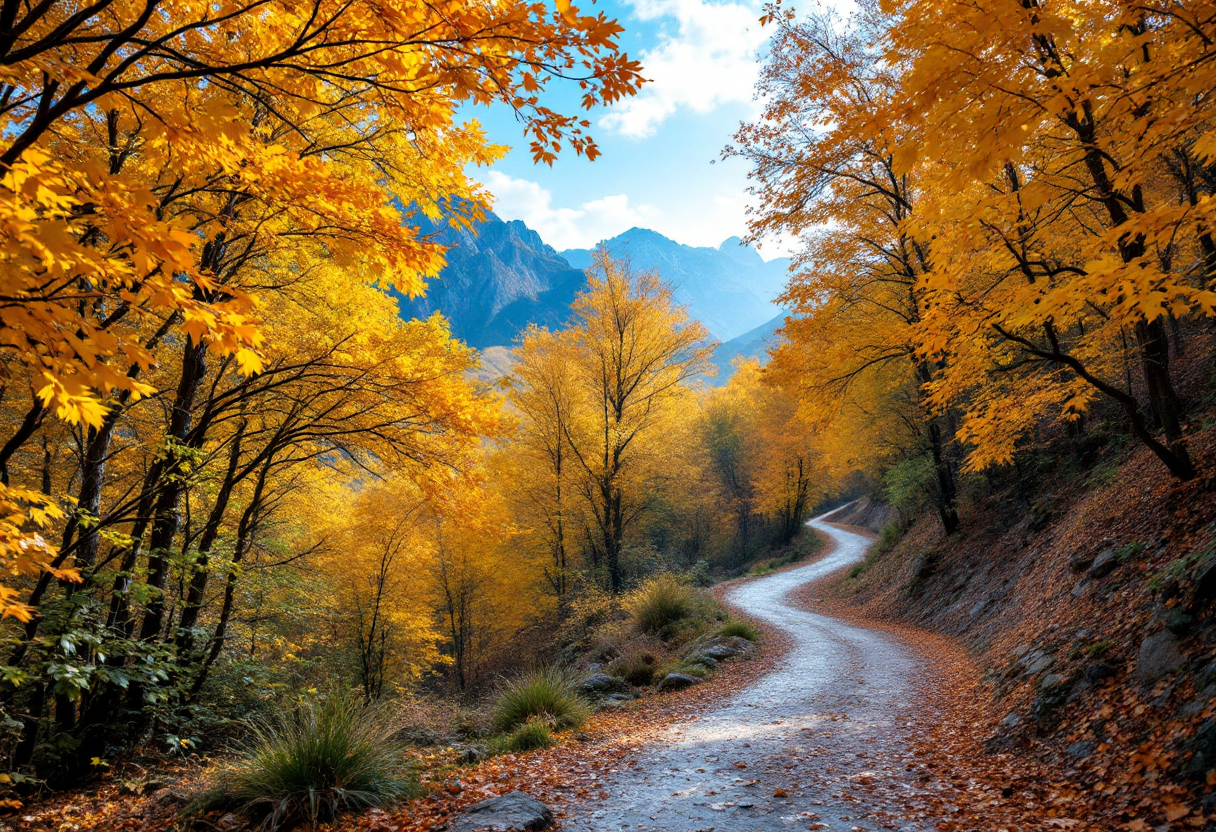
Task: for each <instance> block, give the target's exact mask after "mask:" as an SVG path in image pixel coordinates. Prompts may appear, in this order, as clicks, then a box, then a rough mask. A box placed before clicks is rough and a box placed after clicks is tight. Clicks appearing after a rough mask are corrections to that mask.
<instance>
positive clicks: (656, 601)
mask: <svg viewBox="0 0 1216 832" xmlns="http://www.w3.org/2000/svg"><path fill="white" fill-rule="evenodd" d="M627 606H628V609H629V612H630V613H632V615H633V623H634V626H635V627H636V628H637V629H638V631H639V632H642V633H646V634H647V635H653V636H660V637H662V636H664V635H669V634H670V633H671V632H672V631H673V630H674V629H675V627H676V625H678V624H680V623H681V622H683V621H684V620H685V619H687V618H690V617H692V615H693V614H694V613H695V612H696V608H697V599H696V596H695V594H694V592H693V590H692V589H691V588H690V587H688V586H686V585H684V584H682V583H680V582H679V581H678V580H676V579H675V578H674V577H672V576H671V575H659V576H658V577H655V578H651V579H650V580H648V581H646V582H645V583H643V584H642V585H641V586H639V587H638V588H637V589H636V590H634V591H633V593H632V594H631V595H630V597H629V599H628V602H627Z"/></svg>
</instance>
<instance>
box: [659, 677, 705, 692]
mask: <svg viewBox="0 0 1216 832" xmlns="http://www.w3.org/2000/svg"><path fill="white" fill-rule="evenodd" d="M699 684H701V680H700V679H698V678H697V677H696V676H687V675H685V674H683V673H668V674H667V675H666V676H664V677H663V681H661V682H659V688H658V690H659V693H668V692H670V691H675V690H684V688H690V687H692V686H693V685H699Z"/></svg>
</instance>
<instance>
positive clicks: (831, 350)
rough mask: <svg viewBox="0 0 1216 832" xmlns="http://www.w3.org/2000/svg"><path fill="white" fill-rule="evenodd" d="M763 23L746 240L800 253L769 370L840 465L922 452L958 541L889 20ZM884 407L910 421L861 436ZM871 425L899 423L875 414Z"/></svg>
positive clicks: (867, 14)
mask: <svg viewBox="0 0 1216 832" xmlns="http://www.w3.org/2000/svg"><path fill="white" fill-rule="evenodd" d="M766 20H768V21H769V22H771V23H772V24H773V25H775V27H776V31H775V33H774V36H773V42H772V44H773V45H772V49H771V52H770V55H769V58H768V60H767V61H766V63H765V65H764V68H763V70H762V74H761V80H760V83H759V86H758V92H759V93H760V95H761V97H762V99H763V100H764V102H765V108H764V112H763V114H762V116H761V118H760V119H759V120H758V121H757V122H755V123H753V124H749V125H744V126H743V127H742V128H741V129H740V130H739V132H738V134H737V136H736V144H735V145H734V146H733V147H731V148H728V149H727V153H728V154H729V155H737V156H742V157H743V158H745V159H747V160H748V161H750V162H751V164H752V173H751V177H752V179H753V180H754V182H755V184H754V186H753V193H754V194H755V195H756V196H757V197H758V198H759V200H760V207H759V209H758V212H757V214H756V215H755V217H754V219H753V220H752V223H751V229H752V233H753V235H755V236H756V237H762V236H764V235H784V236H789V237H794V238H796V239H798V240H799V241H800V243H801V245H802V247H801V248H800V249H799V250H798V252H797V253H796V254H795V258H794V267H793V271H794V274H793V277H792V278H791V281H790V284H789V286H788V288H787V291H786V293H785V295H784V297H783V298H782V302H784V303H786V304H787V305H788V307H789V308H790V309H791V310H792V312H793V314H792V315H791V316H790V317H789V318H788V319H787V320H786V323H785V326H784V327H783V329H782V336H783V341H782V342H781V344H779V345H778V347H777V348H776V350H775V352H774V360H773V365H772V368H771V372H772V373H773V374H774V377H775V378H778V379H780V383H781V384H782V385H783V386H784V387H785V388H786V389H788V390H791V391H795V390H796V391H800V395H801V399H802V402H803V405H804V410H805V415H806V417H807V418H808V419H809V420H811V421H812V422H814V423H816V424H817V425H818V426H819V427H820V429H821V431H822V432H823V433H825V434H826V433H833V432H835V433H836V434H837V435H838V437H839V439H838V440H837V441H833V440H830V439H829V440H827V441H826V442H825V443H824V444H823V445H822V446H821V447H822V449H823V450H824V452H825V453H828V454H831V453H832V452H833V451H835V450H839V451H840V452H841V454H842V455H844V456H842V457H841V458H840V459H838V462H837V467H839V466H845V467H852V466H858V465H859V464H860V466H861V467H867V466H873V465H883V464H889V463H891V462H893V461H895V460H896V459H898V458H900V457H901V456H903V455H906V454H913V455H919V454H921V453H923V454H926V455H927V456H929V458H930V459H931V460H932V465H933V470H934V474H935V488H934V497H935V499H934V503H935V506H936V508H937V512H938V515H939V517H940V518H941V522H942V526H943V528H945V530H946V531H947V532H952V531H954V530H955V529H956V528H957V527H958V509H957V505H956V491H957V487H956V470H955V468H956V465H957V462H956V460H955V459H954V458H953V454H952V453H951V449H950V445H949V443H950V441H951V438H952V431H951V424H950V420H949V419H948V418H947V414H945V413H944V412H943V408H942V407H941V406H940V405H938V404H937V403H936V402H933V401H931V400H930V399H929V398H928V396H927V389H926V385H928V384H929V383H930V382H931V381H932V380H933V379H934V378H935V376H936V374H937V373H939V372H940V370H941V367H942V365H943V364H944V361H945V356H943V355H942V354H933V355H928V354H925V353H924V352H923V351H921V350H920V342H919V327H920V324H921V321H922V318H923V316H924V313H925V306H924V301H923V299H922V298H921V296H920V293H919V291H918V287H919V284H920V281H921V280H922V279H923V277H924V275H925V274H926V272H927V271H928V269H929V268H930V263H931V259H930V251H929V243H928V241H927V240H923V239H918V238H916V237H914V236H913V235H912V234H911V233H910V229H909V222H910V220H911V218H912V217H913V216H914V215H915V214H916V212H917V211H919V207H918V205H919V202H920V200H921V199H922V196H923V185H922V182H921V178H920V177H919V175H918V174H917V173H916V172H915V171H913V172H909V171H904V170H901V169H899V166H898V163H897V160H898V158H899V156H900V155H901V154H902V153H904V152H905V150H904V147H903V145H904V142H905V141H906V138H905V137H904V136H903V135H902V134H901V133H900V131H899V129H898V125H895V126H892V125H890V124H889V123H888V122H887V121H886V118H887V113H888V111H889V110H890V108H891V107H892V104H893V102H894V101H895V100H896V99H897V97H898V95H899V81H900V78H899V68H900V67H899V65H898V64H893V63H890V62H887V61H886V60H884V56H883V54H882V51H881V49H880V47H879V45H878V43H877V40H878V39H879V38H880V37H881V34H882V32H883V28H882V27H883V25H884V22H885V19H884V17H883V16H882V14H881V13H879V12H878V10H877V9H874V8H873V7H872V6H870V5H868V4H863V7H862V9H861V10H860V11H859V12H858V14H857V15H856V16H855V17H853V18H851V19H850V20H849V21H848V25H845V24H844V23H843V22H842V21H840V20H838V19H836V18H835V17H833V16H832V15H830V14H827V13H820V14H816V15H812V16H810V17H808V18H806V19H799V18H797V17H796V16H795V14H794V12H793V11H792V10H786V9H783V8H781V7H780V6H779V5H773V6H770V7H768V11H767V13H766ZM876 410H881V411H884V412H891V413H897V414H899V418H900V420H901V421H902V424H897V425H894V426H893V427H894V430H893V431H888V430H875V431H873V436H872V438H871V440H870V441H866V442H863V443H857V442H855V441H852V440H853V439H856V433H857V431H858V429H863V430H864V425H859V424H858V422H859V421H865V420H870V419H873V416H874V413H875V412H876ZM876 427H880V428H882V429H886V428H890V427H892V425H890V424H889V422H888V420H886V419H882V420H881V424H880V425H876ZM850 434H852V436H851V437H850ZM859 455H861V456H865V455H869V457H870V458H869V459H868V460H859V459H858V456H859Z"/></svg>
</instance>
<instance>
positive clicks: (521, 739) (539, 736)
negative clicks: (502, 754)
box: [505, 719, 555, 754]
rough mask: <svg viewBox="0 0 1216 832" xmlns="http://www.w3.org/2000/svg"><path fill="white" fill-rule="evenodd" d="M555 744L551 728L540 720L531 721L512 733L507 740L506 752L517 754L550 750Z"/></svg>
mask: <svg viewBox="0 0 1216 832" xmlns="http://www.w3.org/2000/svg"><path fill="white" fill-rule="evenodd" d="M554 743H555V740H554V739H553V735H552V734H551V733H549V726H548V725H546V724H545V723H544V722H541V721H540V720H536V719H533V720H529V721H528V722H525V723H524V724H523V725H520V726H519V727H518V728H516V729H515V730H514V731H512V732H511V733H510V734H509V735H508V736H507V739H506V743H505V746H506V750H507V751H510V752H513V753H515V754H520V753H522V752H524V751H535V750H536V749H538V748H548V747H550V746H551V745H553V744H554Z"/></svg>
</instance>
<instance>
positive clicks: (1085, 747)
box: [1067, 740, 1094, 760]
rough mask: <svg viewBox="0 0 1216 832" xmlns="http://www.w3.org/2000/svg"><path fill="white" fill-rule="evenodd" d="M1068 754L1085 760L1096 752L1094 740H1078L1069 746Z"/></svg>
mask: <svg viewBox="0 0 1216 832" xmlns="http://www.w3.org/2000/svg"><path fill="white" fill-rule="evenodd" d="M1067 753H1068V756H1069V757H1073V758H1075V759H1077V760H1084V759H1085V758H1086V757H1088V756H1089V755H1090V754H1093V753H1094V744H1093V741H1092V740H1077V741H1076V742H1074V743H1073V744H1072V745H1070V746H1068V752H1067Z"/></svg>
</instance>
